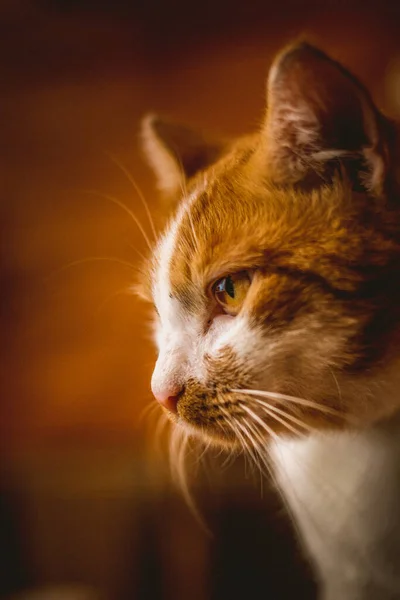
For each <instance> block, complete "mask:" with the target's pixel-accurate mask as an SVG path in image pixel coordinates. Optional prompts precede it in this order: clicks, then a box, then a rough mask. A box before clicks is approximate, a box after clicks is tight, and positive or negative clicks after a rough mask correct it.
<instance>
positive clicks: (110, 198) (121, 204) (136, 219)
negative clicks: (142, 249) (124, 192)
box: [81, 190, 152, 251]
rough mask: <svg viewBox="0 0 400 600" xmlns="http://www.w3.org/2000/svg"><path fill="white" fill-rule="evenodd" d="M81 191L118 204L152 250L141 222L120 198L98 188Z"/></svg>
mask: <svg viewBox="0 0 400 600" xmlns="http://www.w3.org/2000/svg"><path fill="white" fill-rule="evenodd" d="M81 192H82V193H83V194H88V195H92V196H98V197H100V198H104V199H105V200H109V201H110V202H112V203H113V204H116V205H117V206H119V207H120V208H121V209H122V210H123V211H124V212H126V213H127V214H128V215H129V216H130V217H131V219H132V220H133V222H134V223H135V224H136V226H137V227H138V229H139V231H140V232H141V234H142V235H143V238H144V240H145V242H146V244H147V246H148V248H149V250H150V251H151V250H152V245H151V242H150V239H149V237H148V235H147V233H146V232H145V230H144V227H143V225H142V224H141V222H140V221H139V219H138V218H137V216H136V215H135V213H134V212H133V211H132V210H131V209H130V208H128V207H127V206H126V204H124V203H123V202H122V201H121V200H118V198H115V197H114V196H111V195H110V194H104V193H103V192H99V191H98V190H81Z"/></svg>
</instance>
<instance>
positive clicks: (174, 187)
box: [141, 113, 227, 195]
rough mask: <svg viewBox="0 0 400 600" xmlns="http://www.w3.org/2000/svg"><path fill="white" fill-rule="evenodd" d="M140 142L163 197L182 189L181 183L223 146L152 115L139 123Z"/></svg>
mask: <svg viewBox="0 0 400 600" xmlns="http://www.w3.org/2000/svg"><path fill="white" fill-rule="evenodd" d="M141 139H142V147H143V150H144V153H145V155H146V158H147V161H148V163H149V164H150V167H151V168H152V169H153V171H154V173H155V175H156V178H157V185H158V189H159V190H160V191H161V192H164V193H166V194H167V195H174V194H176V193H178V192H179V191H180V190H182V189H183V188H184V185H185V181H186V180H188V179H190V178H191V177H194V176H195V175H196V174H197V173H198V172H199V171H202V170H203V169H205V168H207V167H208V166H210V165H211V164H213V163H214V162H215V161H216V160H218V158H219V157H220V156H221V155H222V154H223V152H224V149H225V147H226V145H227V144H226V142H224V141H220V140H216V139H212V138H211V137H208V136H206V135H204V134H202V133H200V132H198V131H196V130H195V129H193V128H191V127H189V126H186V125H182V124H180V123H175V122H174V121H171V120H168V119H165V118H163V117H161V116H158V115H156V114H153V113H151V114H148V115H146V116H145V117H144V118H143V120H142V128H141Z"/></svg>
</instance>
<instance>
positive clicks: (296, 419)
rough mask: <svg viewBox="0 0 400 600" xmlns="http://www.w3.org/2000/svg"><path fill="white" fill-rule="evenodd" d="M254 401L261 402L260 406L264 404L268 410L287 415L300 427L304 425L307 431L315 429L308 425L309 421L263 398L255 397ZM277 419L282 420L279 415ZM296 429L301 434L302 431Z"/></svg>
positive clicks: (286, 416)
mask: <svg viewBox="0 0 400 600" xmlns="http://www.w3.org/2000/svg"><path fill="white" fill-rule="evenodd" d="M254 402H256V403H257V404H259V405H260V406H263V407H264V408H265V409H267V410H268V411H273V412H276V413H277V414H279V415H282V416H283V417H285V418H286V419H288V420H289V421H292V423H296V425H299V427H303V429H305V430H306V431H309V432H310V433H311V432H313V431H314V429H313V428H312V427H310V426H309V425H307V423H304V422H303V421H301V420H300V419H298V418H297V417H295V416H294V415H291V414H290V413H288V412H286V411H284V410H282V409H281V408H278V407H277V406H273V405H271V404H268V403H267V402H264V401H263V400H260V399H259V398H254ZM276 419H277V420H278V421H280V419H278V417H277V416H276ZM296 431H297V433H299V434H301V431H298V430H296Z"/></svg>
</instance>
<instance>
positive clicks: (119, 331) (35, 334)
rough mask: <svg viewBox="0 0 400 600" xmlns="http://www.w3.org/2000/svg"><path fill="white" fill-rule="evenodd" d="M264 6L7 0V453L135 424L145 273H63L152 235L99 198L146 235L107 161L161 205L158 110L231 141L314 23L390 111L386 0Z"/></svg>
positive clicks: (92, 266) (139, 245) (146, 367)
mask: <svg viewBox="0 0 400 600" xmlns="http://www.w3.org/2000/svg"><path fill="white" fill-rule="evenodd" d="M134 4H135V3H132V6H134ZM178 4H179V3H178ZM189 4H190V3H189ZM248 4H251V3H248ZM263 4H267V3H261V2H260V3H255V4H254V6H253V7H252V12H251V11H250V9H251V7H250V6H249V7H248V8H247V9H245V8H244V7H242V8H237V9H235V8H233V9H231V11H232V14H231V12H230V9H229V6H230V3H225V5H224V3H221V4H220V5H219V3H216V6H215V7H214V9H211V8H207V6H206V5H204V8H200V7H201V6H202V4H201V3H200V4H199V5H198V6H197V8H196V9H195V10H194V9H193V7H191V8H189V7H187V6H184V5H183V3H182V5H174V6H173V7H172V8H171V9H167V8H166V7H167V3H165V6H163V4H162V3H160V4H159V8H158V9H157V5H154V10H153V11H151V10H150V8H147V9H146V8H145V7H143V6H142V7H141V8H140V7H139V8H137V9H136V10H135V8H132V7H131V8H130V9H129V7H128V6H127V7H125V8H124V5H123V4H122V3H116V4H114V5H113V6H114V9H112V6H111V2H110V3H109V5H108V4H107V3H104V5H103V7H100V8H98V9H97V10H95V9H94V8H93V5H90V4H89V3H88V5H87V6H86V7H84V8H85V10H84V9H83V8H81V9H80V10H79V7H78V5H76V6H75V9H71V8H70V9H69V10H68V9H67V8H66V7H67V6H68V4H65V6H64V9H63V5H62V4H61V5H60V6H59V7H57V5H56V4H52V3H49V4H48V5H47V8H46V6H43V7H42V9H41V10H39V9H37V8H36V9H35V8H33V7H31V6H29V4H24V3H22V4H21V3H19V4H18V6H15V7H13V5H12V3H11V4H9V6H8V7H5V8H3V9H2V11H3V15H2V23H1V27H2V32H1V36H0V46H1V53H0V55H1V59H0V60H1V62H2V64H1V72H2V97H1V100H0V103H1V115H2V119H1V123H2V124H1V140H2V143H1V152H2V164H1V168H2V182H3V183H2V211H1V217H2V218H1V221H2V281H1V295H2V304H3V311H2V351H3V353H4V362H3V365H4V368H5V372H4V377H3V384H4V387H3V393H2V407H1V413H2V414H1V427H2V432H1V437H2V440H3V442H5V444H6V449H7V450H9V451H10V450H12V449H16V448H21V447H22V446H23V447H26V448H29V446H30V445H32V444H35V445H36V444H37V443H38V442H39V441H40V442H46V444H47V443H49V444H52V443H56V441H57V443H58V441H59V440H60V436H61V437H64V436H70V435H73V436H77V437H81V438H84V439H87V436H89V437H95V438H98V439H100V438H103V437H104V436H105V437H107V439H111V438H113V439H115V440H118V441H120V440H121V439H123V438H125V439H127V440H129V439H131V438H132V437H133V436H135V435H137V434H138V433H139V434H140V425H139V423H138V415H139V414H140V412H141V410H142V409H143V407H144V406H145V405H146V403H147V402H148V400H149V398H150V391H149V378H150V374H151V370H152V362H153V360H154V352H153V349H152V346H151V343H149V341H148V335H147V333H148V329H147V325H146V318H147V315H146V310H145V308H144V307H143V306H142V305H141V304H140V303H139V302H138V301H137V300H136V298H134V297H132V296H130V295H126V294H122V292H123V291H124V290H126V289H127V288H128V287H129V285H130V283H131V282H132V281H133V272H131V270H130V268H129V267H127V266H124V265H121V264H118V263H117V262H113V261H111V260H110V261H101V260H99V261H92V262H91V261H87V262H82V263H81V264H79V265H74V266H72V267H70V268H67V269H64V270H60V269H63V268H64V267H65V266H66V265H67V264H68V263H70V262H73V261H79V260H82V261H86V259H88V258H89V257H110V258H118V259H121V260H123V261H128V262H131V263H132V265H133V267H134V266H135V264H137V260H138V259H137V255H136V253H135V250H134V248H136V249H137V250H138V251H140V252H143V251H144V249H145V245H144V241H143V238H142V236H141V235H140V233H139V232H138V229H137V227H136V226H135V224H134V223H133V222H132V221H131V220H130V219H129V217H128V216H127V214H125V213H124V212H123V211H122V210H121V209H119V208H118V207H116V206H115V205H113V204H112V203H111V202H110V201H109V200H107V199H106V198H103V197H101V195H100V194H102V193H103V194H109V195H113V196H115V197H117V198H119V199H120V200H121V201H122V202H124V203H126V205H127V206H128V207H129V208H131V209H132V210H134V211H135V213H136V214H137V216H138V218H139V219H140V220H141V221H142V222H143V224H144V226H145V227H146V229H147V231H148V232H149V234H150V228H149V226H148V222H147V221H146V216H145V214H144V211H143V208H142V205H141V204H140V202H139V200H138V195H137V193H136V192H135V190H134V189H133V187H132V185H131V184H130V182H129V181H128V179H127V178H126V176H125V175H124V174H123V172H122V171H121V170H120V169H119V168H118V167H117V166H116V165H115V164H113V162H112V161H111V160H110V158H109V157H108V156H107V153H111V154H114V155H115V156H116V157H118V158H119V159H120V161H121V162H122V163H124V164H125V165H126V167H127V168H128V169H129V171H130V173H131V174H132V177H134V179H135V181H136V182H137V184H138V185H139V186H140V188H141V189H142V190H143V193H144V195H145V197H146V198H147V200H148V202H149V204H150V207H151V210H152V212H153V213H156V212H157V210H158V207H157V198H156V195H155V193H154V188H153V182H152V179H151V176H150V173H149V170H148V168H147V167H146V165H145V164H144V162H143V159H142V156H141V154H140V147H139V146H140V144H139V142H138V129H139V121H140V118H141V117H142V115H143V114H144V113H146V111H149V110H152V111H160V112H162V113H166V114H168V115H171V116H173V117H176V118H178V119H181V120H184V121H188V122H191V123H194V124H196V125H199V126H202V127H206V128H209V129H211V130H215V129H218V130H220V131H221V132H223V133H225V134H238V133H241V132H245V131H248V130H249V129H251V128H253V127H254V126H256V124H257V123H258V121H259V119H260V117H261V115H262V111H263V95H264V80H265V75H266V73H267V69H268V64H269V62H270V60H271V57H272V55H273V53H274V52H275V51H276V50H278V49H279V48H280V46H281V45H282V44H284V43H286V42H287V41H288V40H290V39H292V38H293V37H294V36H297V35H298V34H303V33H308V32H309V33H310V34H311V39H312V40H314V41H316V42H317V43H320V44H322V46H323V47H324V48H326V49H327V50H328V51H331V52H333V53H334V55H335V56H336V57H338V58H340V59H342V60H344V61H345V62H346V63H347V64H348V65H349V66H350V67H352V68H353V69H354V70H355V71H356V72H357V73H358V74H359V75H360V76H361V77H362V79H363V80H364V81H365V82H366V83H367V84H370V85H372V87H373V88H375V90H376V98H377V99H378V101H379V103H380V104H383V105H386V106H387V105H388V104H389V103H390V97H389V95H388V90H389V88H388V86H387V85H386V84H387V81H386V80H385V73H386V70H387V67H388V63H389V61H390V60H391V59H392V58H396V57H397V52H398V51H399V52H400V48H399V43H398V34H397V31H396V29H397V26H398V22H399V21H398V20H396V18H395V14H394V13H390V12H389V9H386V13H385V5H384V3H379V4H378V3H377V4H376V7H375V9H374V10H373V9H371V8H370V7H369V5H368V3H367V4H365V3H363V4H360V5H359V6H358V7H356V9H353V10H349V9H348V8H347V3H342V4H341V3H338V4H337V6H336V5H335V7H333V5H331V6H329V5H327V6H326V8H325V9H323V10H321V8H320V9H318V10H315V9H312V8H309V7H308V6H307V3H306V4H304V3H296V2H291V3H285V2H277V3H274V4H271V6H270V8H269V9H268V10H266V6H265V7H263ZM285 4H287V6H286V7H285ZM300 4H301V5H302V6H301V7H300ZM350 4H351V3H350ZM361 6H364V7H365V8H364V9H362V8H361ZM57 8H58V10H56V9H57ZM393 10H395V9H393ZM193 11H194V14H192V13H193ZM213 14H214V16H215V17H214V18H215V22H213ZM0 16H1V12H0ZM200 16H201V21H196V19H199V18H200ZM185 19H186V21H185ZM397 58H398V57H397ZM385 85H386V87H385ZM398 85H400V84H399V83H398ZM82 190H97V191H99V195H98V196H96V195H88V194H86V193H85V192H84V191H82ZM132 271H133V269H132Z"/></svg>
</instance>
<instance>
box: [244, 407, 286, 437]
mask: <svg viewBox="0 0 400 600" xmlns="http://www.w3.org/2000/svg"><path fill="white" fill-rule="evenodd" d="M242 408H243V410H245V411H246V412H247V413H248V414H249V415H250V416H251V417H253V419H254V420H255V421H257V423H258V424H259V425H261V427H262V428H263V429H265V431H266V432H267V433H268V434H269V435H270V436H271V437H272V438H273V439H274V440H277V439H278V436H277V435H276V433H275V432H274V431H273V430H272V429H271V428H270V427H268V425H266V423H264V421H263V420H262V419H260V417H259V416H258V415H257V414H256V413H255V412H254V411H252V410H251V409H250V408H249V407H248V406H245V405H244V404H243V405H242Z"/></svg>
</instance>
